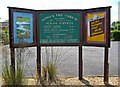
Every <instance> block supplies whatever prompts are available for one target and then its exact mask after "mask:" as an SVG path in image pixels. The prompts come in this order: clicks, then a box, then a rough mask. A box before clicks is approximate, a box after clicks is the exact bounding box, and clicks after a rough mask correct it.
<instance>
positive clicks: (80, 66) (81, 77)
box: [78, 45, 83, 80]
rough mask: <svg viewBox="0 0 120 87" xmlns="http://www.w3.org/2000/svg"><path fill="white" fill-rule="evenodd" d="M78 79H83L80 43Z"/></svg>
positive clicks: (80, 47)
mask: <svg viewBox="0 0 120 87" xmlns="http://www.w3.org/2000/svg"><path fill="white" fill-rule="evenodd" d="M78 64H79V65H78V66H79V70H78V71H79V73H78V74H79V80H82V79H83V60H82V45H80V46H79V63H78Z"/></svg>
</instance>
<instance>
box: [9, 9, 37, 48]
mask: <svg viewBox="0 0 120 87" xmlns="http://www.w3.org/2000/svg"><path fill="white" fill-rule="evenodd" d="M8 8H9V26H10V27H9V35H10V47H11V48H21V47H32V46H36V14H35V11H34V10H32V9H25V8H16V7H8ZM15 12H16V13H20V14H23V15H24V16H25V14H31V15H32V17H31V18H32V20H31V21H32V24H31V25H32V27H31V29H32V32H33V33H32V42H28V43H26V42H25V43H22V42H20V43H19V42H18V43H15V39H14V38H15V37H17V36H15V32H14V31H15V30H16V28H17V27H15V24H16V23H15V21H14V20H17V19H15V17H14V16H15V15H14V13H15ZM16 26H17V25H16ZM16 35H17V34H16Z"/></svg>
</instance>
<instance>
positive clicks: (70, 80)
mask: <svg viewBox="0 0 120 87" xmlns="http://www.w3.org/2000/svg"><path fill="white" fill-rule="evenodd" d="M58 78H59V80H60V82H61V84H63V85H72V86H73V85H75V86H80V85H86V86H87V87H91V86H98V85H104V82H103V77H102V76H85V77H84V79H83V80H81V81H80V80H78V77H64V76H59V77H58ZM118 79H119V78H118V77H117V76H114V77H113V76H112V77H109V86H110V87H114V86H115V85H116V86H118ZM35 84H36V81H35V79H34V78H29V79H28V83H27V85H35ZM0 85H2V79H0ZM109 86H108V87H109Z"/></svg>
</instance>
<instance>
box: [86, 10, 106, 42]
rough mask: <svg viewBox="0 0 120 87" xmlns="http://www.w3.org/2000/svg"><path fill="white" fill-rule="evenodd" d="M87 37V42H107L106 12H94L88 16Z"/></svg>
mask: <svg viewBox="0 0 120 87" xmlns="http://www.w3.org/2000/svg"><path fill="white" fill-rule="evenodd" d="M86 26H87V32H86V33H87V34H86V35H87V36H86V42H92V43H94V42H97V43H105V42H106V12H105V11H101V12H92V13H87V14H86Z"/></svg>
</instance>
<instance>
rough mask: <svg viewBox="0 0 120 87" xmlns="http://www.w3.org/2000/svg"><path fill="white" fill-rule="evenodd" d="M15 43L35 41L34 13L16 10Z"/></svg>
mask: <svg viewBox="0 0 120 87" xmlns="http://www.w3.org/2000/svg"><path fill="white" fill-rule="evenodd" d="M13 17H14V20H13V21H14V43H23V42H24V43H32V42H33V15H32V14H30V13H23V12H14V13H13Z"/></svg>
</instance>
